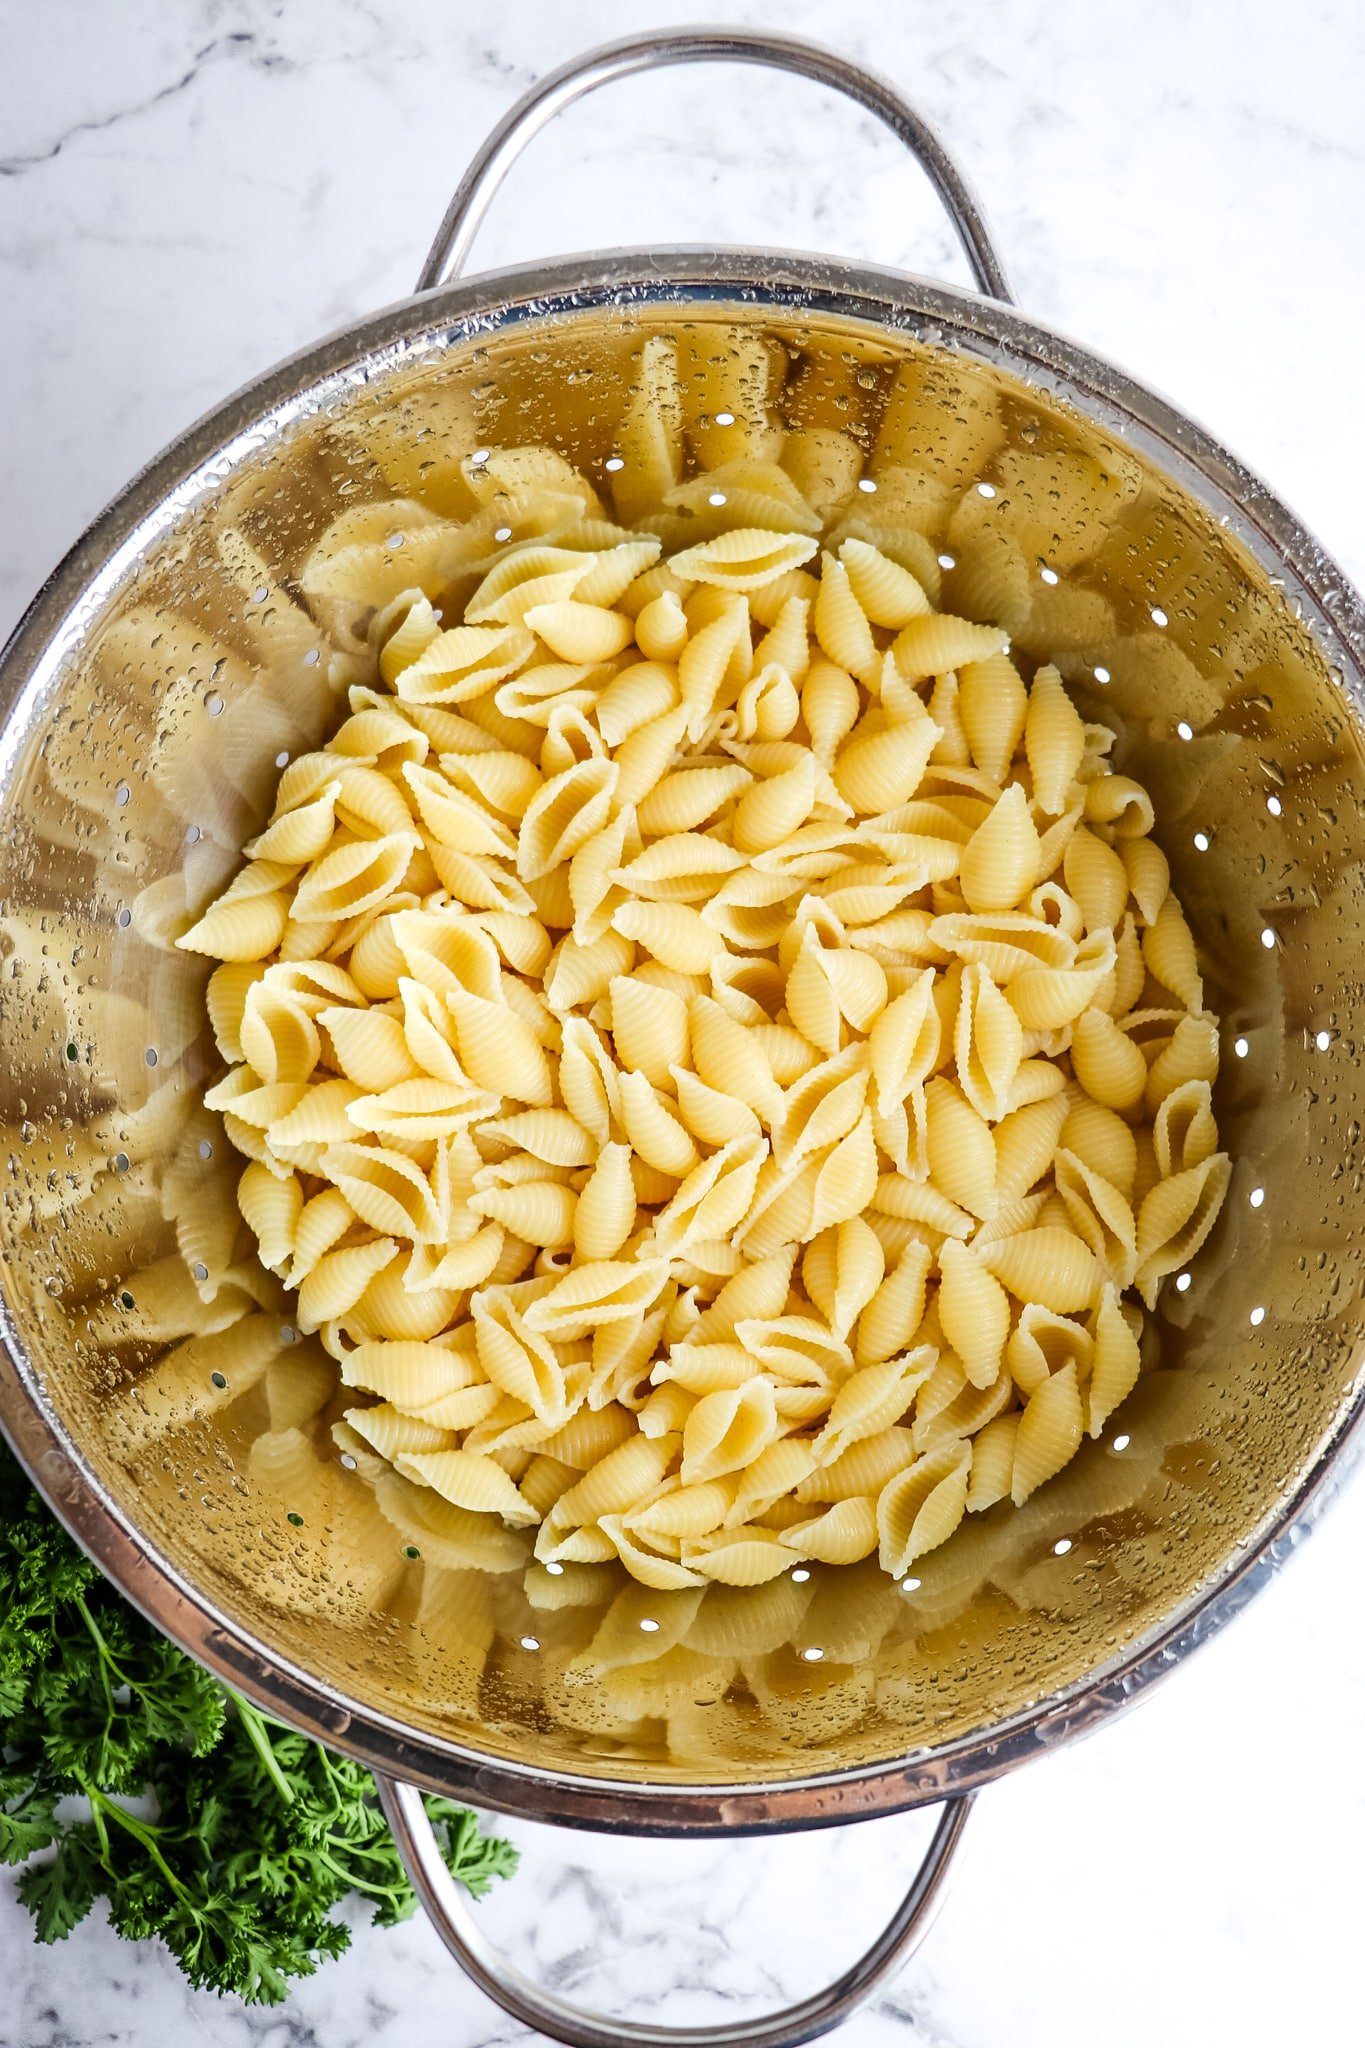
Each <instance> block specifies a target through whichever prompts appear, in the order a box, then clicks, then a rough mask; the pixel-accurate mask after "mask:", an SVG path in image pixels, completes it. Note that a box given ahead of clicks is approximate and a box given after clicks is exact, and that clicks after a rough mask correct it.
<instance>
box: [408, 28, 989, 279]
mask: <svg viewBox="0 0 1365 2048" xmlns="http://www.w3.org/2000/svg"><path fill="white" fill-rule="evenodd" d="M705 63H719V64H762V65H765V66H766V67H767V68H768V69H769V70H773V71H792V72H795V73H796V75H797V76H798V77H799V78H809V79H812V80H813V81H814V82H815V83H816V84H817V85H825V86H828V87H829V88H830V89H831V91H833V92H840V93H843V94H844V95H845V97H846V98H848V99H851V100H854V101H856V102H857V104H858V105H859V106H860V107H866V108H867V110H868V112H869V113H870V114H875V115H876V116H877V118H878V120H880V121H884V122H885V123H886V125H887V127H888V128H889V129H890V130H891V132H892V134H893V135H895V136H896V137H897V138H898V139H899V140H900V141H901V142H903V143H904V144H905V146H906V148H907V149H908V150H909V151H910V154H911V155H912V156H913V157H914V159H915V161H916V162H917V163H918V164H919V165H920V167H921V168H922V169H923V171H924V172H925V174H926V175H927V177H928V179H929V182H930V183H931V184H932V186H933V188H934V190H935V191H936V192H937V194H938V196H939V198H940V199H941V200H942V201H943V204H944V207H945V208H946V210H947V213H948V218H949V219H950V220H951V221H952V224H953V226H954V228H955V229H956V231H957V238H958V240H959V242H960V243H961V244H962V248H963V252H964V254H965V255H966V258H967V261H968V263H969V264H970V265H971V269H972V275H973V277H974V278H975V279H976V282H977V285H978V286H979V288H980V289H981V291H983V292H984V293H985V294H986V295H987V297H988V298H992V299H1003V300H1005V301H1006V303H1008V304H1013V294H1012V293H1011V291H1010V288H1009V284H1008V281H1007V280H1006V277H1005V271H1004V266H1003V265H1002V263H1001V261H1000V258H999V257H998V256H997V255H996V253H995V246H994V244H993V242H992V241H991V235H990V230H989V228H988V227H987V226H986V222H985V218H984V216H983V214H982V212H981V208H980V206H979V205H978V203H977V199H976V195H975V193H974V192H973V191H972V189H971V186H970V185H969V184H968V183H967V180H966V179H965V178H964V177H963V175H962V173H961V171H960V170H959V169H958V168H957V165H956V164H955V163H954V162H953V160H952V158H951V157H950V156H949V154H948V152H947V150H946V149H945V148H944V146H943V143H942V141H941V140H940V139H939V136H938V132H937V130H936V129H934V128H933V127H932V126H931V125H930V123H929V122H928V121H926V120H925V118H924V116H923V114H921V113H919V112H917V111H916V109H915V108H914V107H912V106H911V105H910V103H909V101H908V100H905V99H902V97H901V95H900V94H899V93H898V92H897V91H896V89H895V87H894V86H892V85H890V84H888V82H887V81H886V80H885V79H884V78H879V77H878V76H877V74H876V72H874V71H864V69H863V68H862V66H861V65H860V64H851V63H850V62H849V60H848V59H847V57H841V56H840V55H839V54H838V53H837V51H834V50H827V49H825V48H823V47H822V46H821V45H820V44H819V43H808V42H806V41H805V39H804V38H803V37H800V36H782V35H769V34H767V33H766V32H765V31H763V30H755V29H720V28H665V29H655V30H652V31H650V32H649V33H648V34H645V35H638V36H626V37H624V38H623V39H622V40H621V41H620V42H616V43H603V44H602V45H601V47H600V48H598V49H596V50H588V51H586V52H585V53H584V55H583V56H581V57H573V58H571V59H570V60H569V62H568V63H567V64H561V65H560V67H559V69H558V70H557V71H551V72H550V73H549V75H548V76H547V77H545V78H542V79H541V80H540V81H539V83H538V84H536V85H533V86H532V88H531V90H530V91H529V92H528V93H524V94H523V95H522V97H521V98H520V99H519V100H518V101H517V103H516V105H515V106H514V107H512V108H510V109H509V111H508V112H507V113H506V114H504V115H503V117H502V119H501V121H499V123H498V125H497V127H496V128H495V129H494V130H493V131H492V133H491V134H490V135H489V136H488V138H487V140H486V141H485V142H484V143H483V145H482V147H481V148H480V149H479V150H478V151H477V152H476V154H475V156H474V160H473V162H472V163H471V164H470V166H469V169H468V170H467V171H466V172H465V174H464V177H463V178H462V179H461V180H460V183H459V186H458V188H457V190H456V193H455V197H454V198H453V199H452V200H451V202H450V205H449V206H448V207H447V209H446V217H445V219H444V220H443V221H442V222H441V226H440V231H439V233H438V234H437V237H436V240H435V241H434V242H433V243H432V245H431V253H430V255H429V256H428V257H427V260H426V262H425V263H424V264H423V265H422V275H421V276H420V277H419V278H418V280H417V289H418V291H419V292H425V291H431V290H433V289H434V288H435V287H436V286H437V285H439V284H445V283H447V282H448V281H449V280H450V279H451V278H453V277H458V276H459V274H460V272H461V271H462V270H463V269H464V266H465V263H466V261H467V259H468V256H469V250H470V245H471V243H472V242H473V240H474V237H475V235H476V234H477V233H478V231H479V224H480V222H481V221H482V219H483V217H484V214H485V213H486V212H487V210H488V206H489V203H490V201H491V200H492V198H493V195H494V193H495V192H496V191H497V189H498V187H499V185H500V184H501V183H502V181H503V179H504V178H505V177H506V175H507V173H508V171H509V170H510V169H511V168H512V165H513V164H514V163H515V162H516V160H517V158H518V157H519V156H520V155H521V152H522V151H523V149H525V147H526V145H527V143H528V142H530V141H531V139H532V137H533V136H535V135H537V134H539V132H540V130H541V129H542V128H543V127H545V125H546V123H547V122H549V121H552V120H553V119H554V117H555V115H556V114H557V113H559V112H560V111H561V109H563V108H564V107H568V106H571V105H572V104H573V102H574V101H575V100H578V99H582V98H583V96H584V94H585V93H590V92H596V90H597V88H598V86H600V85H609V84H610V83H611V82H612V80H613V79H617V78H628V77H629V76H630V74H631V73H632V72H635V71H656V70H660V69H662V68H663V67H664V66H665V65H669V64H705Z"/></svg>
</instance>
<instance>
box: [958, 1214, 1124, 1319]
mask: <svg viewBox="0 0 1365 2048" xmlns="http://www.w3.org/2000/svg"><path fill="white" fill-rule="evenodd" d="M978 1256H979V1257H980V1259H981V1262H982V1264H983V1265H984V1266H985V1267H986V1269H987V1271H988V1272H991V1273H994V1274H995V1276H996V1278H997V1279H998V1280H1002V1281H1003V1282H1004V1284H1005V1286H1006V1287H1007V1288H1008V1289H1009V1291H1010V1293H1011V1294H1012V1295H1014V1297H1015V1299H1016V1300H1017V1301H1025V1302H1040V1303H1041V1304H1042V1306H1043V1307H1044V1308H1051V1309H1056V1310H1057V1312H1058V1314H1060V1315H1066V1314H1069V1313H1070V1311H1071V1310H1073V1309H1078V1308H1086V1307H1088V1306H1089V1304H1090V1303H1091V1302H1092V1301H1093V1300H1094V1299H1095V1296H1096V1294H1097V1293H1098V1291H1099V1285H1100V1275H1099V1272H1098V1271H1097V1268H1096V1265H1095V1259H1094V1255H1093V1253H1092V1252H1091V1251H1090V1250H1089V1248H1088V1246H1086V1245H1085V1244H1084V1243H1082V1241H1081V1239H1080V1238H1078V1237H1077V1236H1076V1234H1075V1232H1074V1231H1071V1230H1063V1229H1061V1228H1060V1227H1058V1226H1057V1225H1055V1224H1044V1225H1042V1226H1040V1227H1039V1228H1038V1229H1036V1230H1023V1231H1020V1232H1018V1233H1017V1234H1016V1235H1015V1236H1013V1237H1002V1238H998V1239H996V1240H995V1241H994V1242H993V1243H990V1244H983V1245H982V1246H980V1248H979V1252H978Z"/></svg>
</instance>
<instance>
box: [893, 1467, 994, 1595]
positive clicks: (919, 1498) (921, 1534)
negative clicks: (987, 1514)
mask: <svg viewBox="0 0 1365 2048" xmlns="http://www.w3.org/2000/svg"><path fill="white" fill-rule="evenodd" d="M971 1462H972V1456H971V1450H970V1447H969V1446H968V1445H967V1444H963V1443H955V1444H946V1445H944V1447H943V1448H942V1449H941V1450H938V1451H931V1452H930V1453H929V1454H928V1456H926V1457H923V1458H920V1459H919V1460H918V1461H917V1462H916V1463H915V1464H913V1465H910V1466H908V1467H907V1468H906V1469H905V1471H903V1472H900V1473H898V1474H897V1476H896V1477H895V1478H894V1479H892V1480H890V1481H889V1482H888V1484H887V1485H886V1486H885V1487H884V1488H883V1489H882V1492H881V1494H880V1496H879V1497H878V1500H877V1533H878V1538H879V1547H878V1555H879V1558H880V1562H881V1567H882V1570H883V1571H885V1572H889V1573H890V1574H891V1576H892V1578H895V1579H901V1578H904V1576H905V1574H906V1572H907V1571H908V1570H909V1569H910V1566H911V1565H912V1564H913V1563H914V1562H915V1560H916V1558H918V1557H922V1556H923V1555H924V1553H925V1552H926V1551H929V1550H936V1549H937V1548H938V1546H939V1544H940V1543H945V1542H946V1541H947V1540H948V1538H949V1537H950V1536H951V1535H952V1533H953V1531H954V1529H956V1527H957V1525H958V1523H959V1522H960V1521H961V1520H962V1516H963V1513H964V1512H965V1509H966V1505H967V1486H968V1482H969V1479H970V1476H971Z"/></svg>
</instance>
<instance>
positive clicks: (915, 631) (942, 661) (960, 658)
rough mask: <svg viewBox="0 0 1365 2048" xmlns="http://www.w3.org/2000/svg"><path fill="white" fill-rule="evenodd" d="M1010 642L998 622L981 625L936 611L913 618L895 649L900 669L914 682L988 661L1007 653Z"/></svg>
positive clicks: (906, 678) (897, 639)
mask: <svg viewBox="0 0 1365 2048" xmlns="http://www.w3.org/2000/svg"><path fill="white" fill-rule="evenodd" d="M1008 646H1009V635H1008V634H1007V633H1004V632H1002V631H1001V630H1000V628H999V627H998V626H977V625H974V624H973V623H972V622H971V621H970V620H969V619H955V618H953V617H952V616H951V615H950V614H948V613H946V612H934V613H932V614H928V615H926V616H923V617H918V618H913V619H911V620H910V621H909V622H908V623H907V624H906V625H905V626H904V627H903V628H902V630H901V631H900V633H899V634H898V635H897V636H896V641H895V646H894V648H893V650H892V652H893V654H894V657H895V662H896V668H897V670H898V671H899V673H900V674H901V675H902V676H903V677H904V678H905V680H906V682H908V683H914V682H919V681H920V680H922V678H923V677H925V676H941V675H943V674H944V673H945V672H946V671H947V670H948V669H961V668H963V667H965V666H966V665H967V664H968V663H971V662H982V661H986V660H988V659H989V658H990V657H991V656H992V655H995V654H1003V653H1004V652H1005V650H1006V648H1007V647H1008Z"/></svg>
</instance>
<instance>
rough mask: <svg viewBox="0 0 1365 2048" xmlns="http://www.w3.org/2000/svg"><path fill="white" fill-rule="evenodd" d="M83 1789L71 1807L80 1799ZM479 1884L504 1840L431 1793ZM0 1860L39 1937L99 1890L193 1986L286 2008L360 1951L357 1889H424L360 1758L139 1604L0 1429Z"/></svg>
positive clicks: (407, 1896) (504, 1857)
mask: <svg viewBox="0 0 1365 2048" xmlns="http://www.w3.org/2000/svg"><path fill="white" fill-rule="evenodd" d="M73 1801H74V1802H75V1804H74V1806H73V1804H72V1802H73ZM427 1810H428V1812H429V1813H430V1815H431V1817H432V1819H433V1821H434V1822H435V1825H436V1830H437V1834H438V1837H439V1839H440V1842H441V1847H442V1851H443V1853H444V1855H445V1859H446V1862H447V1863H448V1865H449V1867H450V1869H451V1871H452V1872H453V1874H454V1875H455V1877H457V1878H458V1879H459V1880H460V1882H461V1883H462V1884H463V1885H464V1886H465V1887H466V1889H467V1890H468V1891H470V1892H471V1893H472V1894H473V1896H474V1897H475V1898H481V1897H482V1896H483V1895H484V1893H485V1892H486V1891H487V1890H488V1889H489V1886H490V1885H491V1884H492V1882H493V1880H494V1879H495V1878H498V1877H508V1876H510V1875H511V1873H512V1871H513V1870H514V1869H515V1868H516V1863H517V1852H516V1850H515V1849H513V1847H512V1846H511V1844H510V1843H509V1842H505V1841H502V1840H501V1839H499V1838H498V1837H496V1836H493V1835H485V1834H483V1833H481V1831H480V1829H479V1826H478V1823H477V1821H476V1819H475V1817H474V1815H473V1814H472V1813H470V1812H468V1811H467V1810H466V1809H465V1808H463V1807H459V1806H457V1805H455V1804H454V1802H453V1801H451V1800H448V1799H437V1798H429V1799H428V1801H427ZM0 1863H7V1864H14V1865H22V1866H24V1867H23V1868H22V1870H21V1872H20V1875H19V1878H18V1891H19V1896H20V1898H21V1899H22V1900H23V1902H24V1904H25V1905H26V1906H27V1907H28V1908H29V1911H30V1912H31V1913H32V1914H33V1917H34V1923H35V1930H36V1933H37V1936H38V1939H39V1940H40V1941H60V1940H62V1939H63V1938H64V1937H65V1936H66V1935H68V1934H69V1933H70V1932H71V1930H72V1928H73V1927H75V1926H76V1925H77V1924H78V1923H79V1922H80V1921H81V1920H83V1919H84V1917H85V1915H86V1914H87V1913H88V1912H89V1911H90V1909H91V1907H92V1906H93V1905H94V1904H95V1903H96V1901H97V1900H99V1899H105V1900H107V1901H108V1905H109V1917H110V1920H111V1922H112V1924H113V1926H114V1927H115V1929H116V1930H117V1931H118V1933H119V1934H121V1935H123V1936H125V1937H126V1938H127V1939H128V1940H130V1941H140V1940H143V1939H146V1938H147V1937H149V1936H152V1935H159V1936H160V1938H161V1939H162V1940H163V1941H164V1942H165V1943H166V1946H167V1947H168V1948H169V1949H170V1951H171V1953H172V1954H173V1955H174V1956H175V1958H176V1960H177V1962H178V1963H179V1964H180V1967H181V1969H182V1970H183V1971H184V1973H185V1975H186V1976H187V1977H188V1978H189V1980H190V1982H191V1983H192V1984H194V1985H196V1986H197V1987H200V1988H209V1989H212V1990H215V1991H220V1992H234V1993H236V1995H237V1996H238V1997H239V1998H243V1999H245V2000H247V2001H248V2002H249V2003H266V2004H276V2003H278V2002H279V2001H280V2000H281V1999H283V1998H284V1997H285V1996H286V1995H287V1993H288V1989H289V1980H290V1979H291V1978H295V1977H306V1976H310V1975H311V1974H312V1973H313V1971H314V1970H315V1969H316V1968H317V1965H318V1962H319V1961H320V1960H321V1959H322V1958H324V1957H328V1956H338V1955H340V1954H341V1953H342V1951H343V1950H344V1949H346V1948H347V1947H348V1946H349V1943H350V1932H349V1930H348V1929H347V1928H346V1926H345V1925H344V1924H343V1923H342V1922H341V1921H340V1920H338V1919H336V1918H335V1917H334V1913H335V1909H336V1907H337V1906H339V1905H340V1904H341V1902H342V1901H343V1900H344V1899H346V1898H348V1897H349V1896H351V1895H352V1894H355V1895H356V1896H358V1897H360V1898H361V1899H364V1900H367V1901H369V1902H370V1903H371V1904H372V1906H373V1909H374V1911H373V1918H374V1920H375V1921H376V1922H377V1923H378V1924H379V1925H381V1926H385V1927H391V1926H393V1925H394V1924H395V1923H396V1922H397V1921H400V1920H403V1919H406V1918H407V1916H408V1915H409V1914H411V1913H412V1911H413V1910H414V1907H415V1905H416V1899H415V1897H414V1894H413V1890H412V1887H411V1885H410V1884H409V1883H408V1879H407V1876H406V1873H405V1872H404V1870H403V1866H402V1864H401V1863H400V1861H399V1859H398V1854H397V1851H396V1850H395V1848H394V1846H393V1842H392V1840H391V1838H390V1836H389V1832H388V1829H387V1826H386V1825H385V1821H384V1817H383V1814H382V1813H381V1811H380V1809H379V1806H378V1803H377V1801H376V1798H375V1790H374V1782H373V1780H372V1779H371V1777H370V1775H369V1773H368V1772H367V1771H366V1770H365V1769H364V1768H363V1766H362V1765H360V1764H357V1763H353V1762H351V1761H350V1760H349V1759H348V1758H345V1757H339V1756H336V1755H333V1754H332V1753H331V1752H330V1751H329V1750H326V1749H324V1748H322V1747H321V1745H320V1744H318V1743H316V1742H312V1741H310V1740H309V1739H308V1737H306V1736H303V1735H296V1734H294V1733H293V1732H292V1731H290V1730H288V1729H285V1728H282V1727H280V1726H278V1724H276V1723H274V1722H272V1721H269V1720H267V1719H266V1718H265V1716H264V1715H262V1714H261V1713H259V1712H258V1711H257V1709H256V1708H255V1707H253V1706H251V1705H250V1704H249V1703H248V1702H247V1701H246V1700H244V1699H241V1698H239V1697H238V1695H237V1694H236V1693H234V1692H232V1691H231V1690H230V1689H229V1688H227V1687H226V1686H223V1685H221V1684H219V1682H218V1681H217V1680H216V1679H214V1678H212V1677H211V1676H210V1675H209V1673H208V1672H206V1671H204V1670H202V1669H201V1668H200V1666H199V1665H197V1664H195V1663H194V1662H193V1661H192V1660H191V1659H190V1658H189V1657H187V1656H185V1654H184V1653H183V1651H180V1650H177V1649H176V1648H175V1647H174V1646H173V1645H172V1644H171V1643H169V1642H167V1641H166V1639H165V1637H164V1636H161V1635H160V1634H158V1632H157V1631H156V1630H155V1629H154V1628H153V1627H152V1626H151V1624H150V1623H149V1622H146V1621H144V1620H143V1619H142V1617H141V1616H140V1615H139V1614H137V1613H135V1612H134V1610H133V1609H132V1608H130V1607H128V1606H127V1605H126V1604H125V1603H124V1601H122V1600H121V1599H120V1598H119V1596H118V1595H117V1594H116V1593H115V1592H114V1591H113V1589H112V1587H110V1586H108V1585H107V1584H106V1583H105V1581H104V1580H103V1579H102V1578H101V1577H100V1575H99V1573H98V1572H97V1571H96V1569H95V1567H94V1566H93V1565H92V1564H91V1563H90V1562H89V1560H88V1559H87V1558H86V1557H85V1556H83V1554H82V1553H81V1552H80V1551H79V1550H78V1549H77V1548H76V1546H75V1545H74V1544H73V1543H72V1542H71V1541H70V1539H69V1538H68V1537H67V1535H66V1533H65V1532H64V1530H62V1528H61V1527H60V1526H59V1524H58V1523H57V1522H56V1521H54V1519H53V1517H52V1516H51V1515H50V1514H49V1512H48V1510H47V1509H46V1508H45V1507H44V1506H43V1504H42V1502H41V1501H40V1500H39V1499H38V1496H37V1495H36V1494H35V1493H34V1491H33V1489H32V1488H31V1487H30V1485H29V1483H28V1481H27V1479H26V1478H25V1477H24V1474H23V1473H22V1471H21V1470H20V1468H19V1466H18V1464H17V1463H16V1461H15V1460H14V1458H13V1457H12V1456H11V1455H10V1453H9V1451H8V1449H7V1448H6V1446H5V1445H4V1443H3V1442H2V1441H0Z"/></svg>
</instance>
